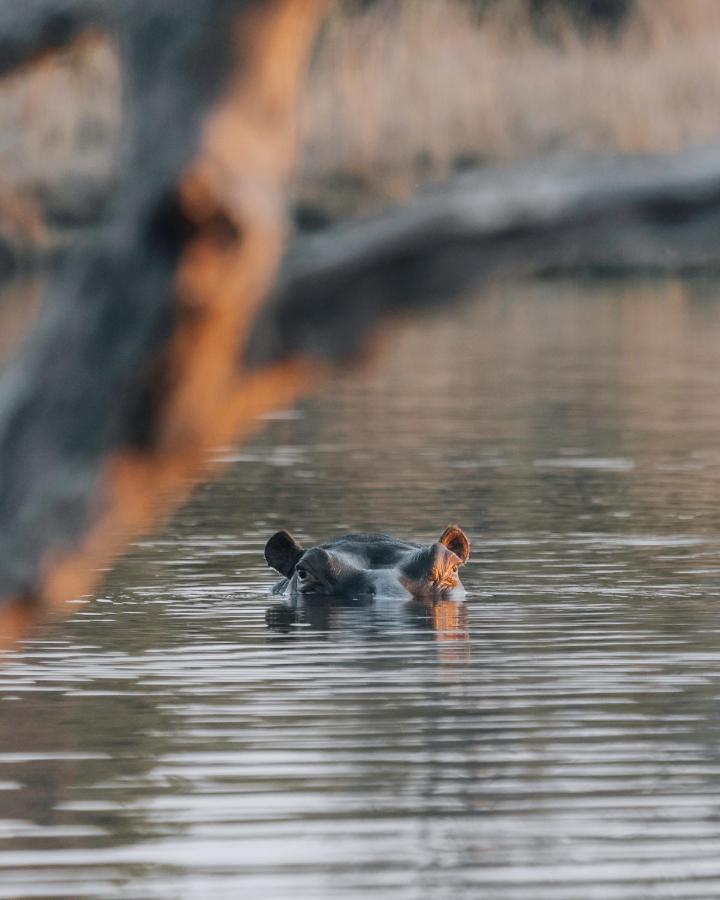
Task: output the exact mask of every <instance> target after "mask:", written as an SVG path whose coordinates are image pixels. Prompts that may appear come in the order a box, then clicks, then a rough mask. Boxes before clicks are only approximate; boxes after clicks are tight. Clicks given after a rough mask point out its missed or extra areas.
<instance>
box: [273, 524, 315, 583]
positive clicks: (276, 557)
mask: <svg viewBox="0 0 720 900" xmlns="http://www.w3.org/2000/svg"><path fill="white" fill-rule="evenodd" d="M304 552H305V551H304V550H303V548H302V547H301V546H300V544H298V542H297V541H296V540H295V538H294V537H293V536H292V535H291V534H290V532H289V531H285V529H283V530H282V531H276V532H275V534H274V535H273V536H272V537H271V538H270V540H269V541H268V542H267V544H265V560H266V562H267V564H268V565H269V566H271V567H272V568H273V569H276V570H277V571H278V572H279V573H280V574H281V575H284V576H285V577H286V578H290V576H291V575H292V573H293V569H294V568H295V564H296V563H297V561H298V560H299V559H300V557H301V556H302V555H303V553H304Z"/></svg>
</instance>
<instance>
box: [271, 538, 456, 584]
mask: <svg viewBox="0 0 720 900" xmlns="http://www.w3.org/2000/svg"><path fill="white" fill-rule="evenodd" d="M469 556H470V543H469V541H468V539H467V537H466V536H465V533H464V532H463V531H462V529H461V528H459V527H458V526H457V525H450V526H448V528H446V529H445V531H444V532H443V533H442V535H441V536H440V538H439V540H438V541H436V542H435V543H434V544H416V543H413V542H410V541H402V540H398V539H397V538H393V537H390V535H387V534H346V535H343V536H342V537H339V538H336V539H335V540H332V541H328V542H327V543H324V544H320V545H318V546H315V547H310V548H308V549H305V548H304V547H302V546H301V545H300V544H299V543H298V542H297V541H296V540H295V538H294V537H293V536H292V535H291V534H290V533H289V532H288V531H285V530H283V531H278V532H276V533H275V534H274V535H273V536H272V537H271V538H270V540H269V541H268V542H267V544H266V545H265V559H266V561H267V563H268V565H269V566H271V567H272V568H273V569H275V570H277V571H278V572H279V573H280V574H281V575H282V576H283V579H282V580H281V581H280V582H278V584H276V585H275V587H274V588H273V593H274V594H282V595H284V596H285V597H286V598H289V599H290V600H293V601H297V600H298V599H302V600H304V601H317V602H328V601H341V602H342V601H352V600H362V599H370V598H373V597H380V596H382V597H398V598H401V599H406V600H407V599H410V598H412V597H424V598H434V597H440V596H447V595H449V594H451V593H452V594H461V593H462V590H463V589H462V584H461V583H460V578H459V577H458V568H459V567H460V566H462V565H464V564H465V563H466V562H467V560H468V557H469Z"/></svg>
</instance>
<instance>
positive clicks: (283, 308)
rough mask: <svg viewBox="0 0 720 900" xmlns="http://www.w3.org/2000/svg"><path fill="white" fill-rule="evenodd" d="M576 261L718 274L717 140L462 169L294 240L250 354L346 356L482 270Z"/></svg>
mask: <svg viewBox="0 0 720 900" xmlns="http://www.w3.org/2000/svg"><path fill="white" fill-rule="evenodd" d="M578 269H592V270H598V269H602V270H612V271H616V272H617V271H620V272H637V271H639V270H640V271H642V270H644V271H661V272H678V271H697V270H703V271H707V270H708V269H714V270H720V147H711V148H705V149H700V150H693V151H688V152H686V153H682V154H678V155H673V156H655V157H626V158H623V157H612V158H608V159H601V160H596V161H592V160H577V161H574V162H573V163H560V162H553V161H540V162H534V163H530V164H527V163H525V164H518V165H514V166H507V167H503V168H497V169H492V170H488V171H484V172H479V173H473V174H467V175H464V176H460V177H458V178H457V179H456V180H455V181H453V182H451V183H450V184H447V185H444V186H440V187H437V188H435V189H433V190H427V191H425V192H423V193H421V194H419V195H418V196H417V197H415V198H414V199H413V200H411V201H410V202H409V203H407V204H406V205H405V206H402V207H400V208H398V209H396V210H392V211H390V212H387V213H384V214H382V215H380V216H377V217H374V218H372V219H367V220H365V221H362V222H357V223H349V224H347V225H345V226H343V227H338V228H335V229H331V230H330V231H328V232H324V233H320V234H318V235H315V236H310V237H301V238H299V239H298V240H297V241H296V242H295V245H294V246H293V247H292V248H291V250H290V252H289V254H288V255H287V257H286V259H285V261H284V264H283V268H282V270H281V273H280V276H279V279H278V282H277V284H276V287H275V290H274V293H273V295H272V296H271V297H270V298H269V300H268V302H266V303H265V305H264V306H263V309H262V311H261V314H260V317H259V319H258V322H257V325H256V327H255V329H254V331H253V333H252V335H251V338H250V344H249V348H248V355H247V358H248V359H249V360H250V361H252V362H253V363H254V364H257V365H265V364H267V363H268V362H270V361H277V360H284V359H289V358H292V357H293V356H296V355H303V354H310V355H313V356H318V357H321V358H323V359H327V360H332V361H340V362H341V361H343V360H344V359H346V358H347V357H348V356H350V355H352V354H353V353H355V352H356V351H357V350H359V349H360V348H361V346H362V343H363V341H364V340H365V339H366V337H367V335H368V333H369V332H370V331H371V330H372V329H374V328H375V327H377V325H378V323H379V322H381V321H382V320H383V318H384V317H386V316H397V315H402V314H409V313H414V312H417V311H420V310H422V309H425V308H430V307H433V306H436V305H438V304H440V303H444V302H445V301H447V300H450V299H452V298H454V297H457V296H462V295H463V294H464V293H467V292H468V291H469V290H470V289H471V288H472V287H474V286H476V285H478V284H479V283H481V282H482V281H483V280H486V279H488V278H495V277H500V276H503V275H518V274H523V273H526V274H528V273H537V272H544V271H548V270H562V271H572V270H575V271H577V270H578Z"/></svg>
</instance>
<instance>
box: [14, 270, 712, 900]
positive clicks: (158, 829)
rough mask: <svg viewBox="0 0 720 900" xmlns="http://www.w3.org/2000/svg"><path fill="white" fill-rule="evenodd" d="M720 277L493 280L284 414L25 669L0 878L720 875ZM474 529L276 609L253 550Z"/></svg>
mask: <svg viewBox="0 0 720 900" xmlns="http://www.w3.org/2000/svg"><path fill="white" fill-rule="evenodd" d="M719 350H720V285H718V284H717V283H713V282H708V281H690V282H676V281H658V282H644V283H628V282H613V281H609V282H603V283H599V284H598V283H595V284H591V285H581V284H578V283H571V282H558V281H546V282H539V283H533V284H523V285H505V286H502V287H500V288H496V289H494V290H492V291H490V292H488V293H487V294H485V295H484V296H483V297H482V298H480V299H479V300H478V302H477V303H475V304H474V305H473V306H472V307H470V308H468V309H467V310H465V311H463V312H461V313H459V314H453V321H452V322H440V320H439V319H428V320H427V321H425V322H423V323H420V324H419V325H418V326H413V328H412V329H406V330H403V331H401V332H400V333H399V334H398V336H397V340H396V341H395V340H392V341H389V342H388V343H387V345H386V347H385V353H384V356H383V357H382V359H381V361H380V363H379V364H378V365H376V366H375V367H374V368H373V369H372V370H370V371H365V372H357V373H354V374H351V375H349V376H346V377H344V378H338V379H337V380H336V381H334V382H333V383H331V384H327V385H325V387H324V391H323V392H322V394H321V395H320V396H319V397H318V398H315V399H312V400H310V401H308V402H305V403H303V404H302V405H301V406H300V407H299V408H298V410H297V411H285V412H280V413H278V414H276V415H275V416H273V417H271V418H270V419H269V420H268V421H267V422H266V423H265V425H264V427H263V428H262V430H261V431H260V432H259V433H258V436H257V437H256V438H255V439H254V440H253V441H252V442H251V443H250V444H247V445H245V446H244V447H243V448H241V449H240V450H238V451H227V452H225V453H224V454H220V455H221V456H223V457H224V459H225V461H226V462H229V463H230V466H229V468H228V470H227V472H226V475H225V477H224V478H223V479H222V480H221V481H219V482H217V483H215V484H214V485H212V486H210V487H206V488H203V489H201V490H200V491H199V492H198V493H197V495H196V498H195V500H194V501H193V503H192V504H191V506H190V507H189V508H187V509H186V510H185V511H184V513H183V514H182V516H181V517H180V518H178V519H177V520H176V521H175V522H173V523H172V524H170V525H169V526H168V527H167V528H166V529H165V530H164V531H163V532H162V533H158V534H157V535H155V536H152V537H150V538H148V539H147V540H145V541H143V542H142V543H140V544H139V545H137V546H136V547H135V548H134V549H133V551H132V553H131V554H130V555H129V556H128V557H127V558H126V559H125V561H124V562H123V563H122V564H121V565H120V566H119V568H118V569H117V570H116V571H115V572H114V573H113V574H112V575H111V576H110V577H109V579H108V581H107V583H106V584H105V586H104V587H103V589H102V594H101V596H100V597H98V598H97V599H96V600H95V602H92V603H78V604H77V613H76V615H75V616H74V617H73V618H71V619H70V620H68V621H67V622H63V623H59V624H56V625H54V626H52V627H48V628H45V629H44V630H42V631H41V632H37V633H36V634H35V635H33V639H32V640H30V641H28V642H27V643H26V644H25V645H24V646H23V647H22V648H21V650H20V651H19V652H18V653H17V654H15V655H14V656H13V657H12V658H11V659H10V661H9V664H7V665H6V666H5V668H4V669H2V670H1V671H0V898H31V897H33V898H37V897H67V898H81V897H93V898H95V897H102V898H105V897H108V898H116V897H117V898H153V897H163V898H165V897H173V898H175V897H177V898H207V897H213V898H218V897H221V898H224V897H227V898H234V897H249V898H261V897H262V898H273V900H274V898H278V900H280V898H282V900H285V898H313V900H314V898H333V900H342V898H352V897H358V898H359V897H370V896H373V897H386V896H392V897H394V898H398V900H405V898H408V900H409V898H413V900H425V898H432V900H435V898H462V897H467V898H476V897H483V898H499V900H511V898H512V900H535V898H537V900H564V898H578V900H580V898H583V900H584V898H603V900H604V898H608V897H612V898H655V897H658V898H670V897H672V898H690V897H692V898H701V897H703V898H717V897H719V896H720V743H719V738H720V665H719V664H720V364H719V358H718V351H719ZM449 521H457V522H459V523H460V524H461V525H462V526H463V527H464V529H465V530H466V532H467V533H468V534H469V536H470V538H471V541H472V544H473V553H472V557H471V561H470V563H469V564H468V566H467V567H466V569H465V570H464V573H465V574H464V575H463V580H464V582H465V585H466V588H467V591H468V595H467V601H466V603H465V604H456V603H446V604H439V605H436V606H435V607H420V606H417V605H415V606H411V607H407V606H397V605H392V606H390V607H389V608H388V607H387V606H385V605H383V604H377V605H376V606H374V607H369V608H359V609H358V608H355V609H334V610H331V611H329V612H325V613H324V614H323V612H322V611H320V612H316V613H315V614H314V615H313V616H311V617H308V619H307V620H306V621H304V622H303V623H302V625H300V626H297V627H293V628H291V629H289V630H287V631H285V632H279V631H271V630H269V629H267V628H266V626H265V624H264V610H265V608H266V607H267V605H268V602H269V599H268V597H267V589H268V588H269V586H270V585H271V584H272V583H273V580H274V578H273V575H272V573H271V572H270V571H269V570H268V569H267V568H266V567H265V565H264V562H263V558H262V548H263V545H264V542H265V540H266V538H267V537H268V536H269V535H270V534H271V533H272V532H273V531H274V530H275V529H276V528H279V527H283V526H286V527H289V528H290V529H291V530H293V531H294V532H295V533H296V534H297V536H298V537H300V538H303V539H306V540H308V541H315V540H319V539H324V538H328V537H330V536H333V535H337V534H339V533H342V532H345V531H349V530H355V531H359V530H383V531H390V532H392V533H396V534H397V535H398V536H401V537H404V538H409V539H415V540H431V539H435V538H436V537H437V536H438V535H439V534H440V532H441V531H442V530H443V528H444V527H445V526H446V525H447V524H448V522H449Z"/></svg>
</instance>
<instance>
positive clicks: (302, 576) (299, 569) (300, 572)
mask: <svg viewBox="0 0 720 900" xmlns="http://www.w3.org/2000/svg"><path fill="white" fill-rule="evenodd" d="M295 571H296V572H297V576H298V578H300V579H305V578H306V577H307V569H303V567H302V566H298V567H297V569H295Z"/></svg>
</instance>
